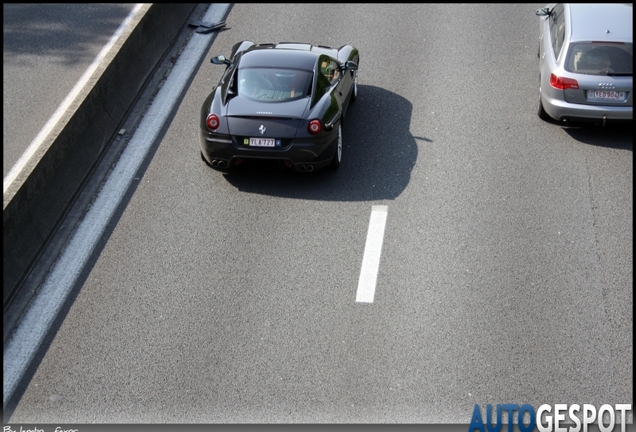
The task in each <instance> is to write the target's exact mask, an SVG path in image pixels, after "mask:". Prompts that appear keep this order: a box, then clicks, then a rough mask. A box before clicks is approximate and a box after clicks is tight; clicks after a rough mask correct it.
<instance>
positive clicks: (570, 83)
mask: <svg viewBox="0 0 636 432" xmlns="http://www.w3.org/2000/svg"><path fill="white" fill-rule="evenodd" d="M550 85H551V86H552V87H554V88H555V89H557V90H567V89H577V88H579V83H578V82H577V81H576V80H575V79H572V78H564V77H558V76H556V75H555V74H550Z"/></svg>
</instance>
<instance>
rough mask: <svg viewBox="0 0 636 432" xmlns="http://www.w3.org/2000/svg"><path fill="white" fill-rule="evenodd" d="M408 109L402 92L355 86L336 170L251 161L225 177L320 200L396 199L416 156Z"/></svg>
mask: <svg viewBox="0 0 636 432" xmlns="http://www.w3.org/2000/svg"><path fill="white" fill-rule="evenodd" d="M412 110H413V106H412V104H411V102H409V101H408V100H407V99H405V98H403V97H402V96H400V95H397V94H395V93H393V92H390V91H388V90H386V89H383V88H380V87H375V86H367V85H360V84H358V98H357V99H356V101H355V102H354V103H352V104H351V105H350V106H349V110H348V112H347V115H346V120H345V125H344V130H343V141H344V149H343V153H342V164H341V166H340V168H339V169H338V170H335V171H334V170H331V169H329V168H325V169H323V170H320V171H316V172H312V173H296V172H294V171H291V170H290V169H287V168H283V167H282V166H280V165H279V164H278V163H272V162H261V161H250V163H249V164H248V165H247V166H245V167H241V168H239V169H237V170H235V171H232V172H230V173H226V174H223V175H224V177H225V179H226V180H227V181H228V182H229V183H230V184H231V185H233V186H234V187H236V188H237V189H238V190H239V191H241V192H246V193H255V194H262V195H271V196H278V197H285V198H299V199H311V200H324V201H327V200H329V201H378V200H392V199H395V198H396V197H398V196H399V195H400V194H401V193H402V192H403V191H404V189H405V188H406V186H407V185H408V183H409V181H410V178H411V171H412V170H413V166H414V165H415V162H416V160H417V153H418V149H417V144H416V142H415V140H416V137H414V136H413V135H411V133H410V131H409V128H410V124H411V114H412ZM418 139H423V140H425V141H430V140H428V139H426V138H421V137H420V138H418Z"/></svg>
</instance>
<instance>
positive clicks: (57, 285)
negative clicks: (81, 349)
mask: <svg viewBox="0 0 636 432" xmlns="http://www.w3.org/2000/svg"><path fill="white" fill-rule="evenodd" d="M228 7H229V4H227V3H225V4H219V3H213V4H212V5H211V6H210V7H209V8H208V11H207V13H206V15H205V16H204V18H203V20H204V21H211V22H219V21H221V20H222V19H223V17H224V16H225V14H226V13H227V9H228ZM214 34H215V33H210V34H207V35H205V34H199V33H193V35H192V38H191V39H190V41H189V42H188V45H187V46H186V48H185V49H184V51H183V52H182V53H181V55H180V56H179V59H178V60H177V63H176V64H175V66H174V67H173V69H172V71H171V72H170V75H169V76H168V78H167V80H166V82H165V84H164V85H163V86H162V87H161V90H160V91H159V93H158V94H157V96H156V98H155V99H154V101H153V103H152V105H151V107H150V108H149V110H148V112H147V113H146V114H145V115H144V117H143V119H142V120H141V122H140V124H139V127H138V128H137V130H136V131H135V133H134V135H133V137H132V138H131V140H130V142H129V143H128V145H127V146H126V149H125V150H124V152H123V154H122V155H121V157H120V159H119V162H117V165H116V166H115V168H114V170H113V172H112V173H111V174H110V175H109V177H108V179H107V180H106V183H105V184H104V187H103V189H102V190H101V192H100V193H99V196H98V197H97V198H96V200H95V202H94V204H93V205H92V206H91V208H90V209H89V211H88V213H87V214H86V217H85V218H84V219H83V220H82V222H81V223H80V225H79V226H78V228H77V230H76V231H75V233H74V234H73V237H72V239H71V241H70V243H69V245H68V246H67V247H66V248H65V249H64V251H63V253H62V256H61V257H60V259H59V261H58V262H57V264H56V265H55V267H54V268H53V269H52V270H51V272H50V273H49V275H48V276H47V278H46V280H45V281H44V284H43V286H42V288H41V290H40V292H39V293H38V295H37V297H36V298H35V299H34V301H33V304H32V305H31V307H30V308H29V310H28V311H27V312H26V314H25V316H24V317H23V318H22V320H21V322H20V324H19V326H18V328H17V330H16V331H15V333H14V334H13V335H12V337H11V339H10V340H9V342H8V343H7V344H6V345H5V347H6V348H5V350H4V364H3V377H4V378H3V384H4V387H3V390H4V401H3V406H4V408H5V410H6V404H7V402H8V401H9V399H10V398H11V397H12V396H13V393H14V391H15V389H16V387H17V385H18V383H19V382H20V380H21V379H22V377H23V375H24V373H25V372H26V369H27V367H28V366H29V364H30V363H31V361H32V360H33V356H34V355H35V352H36V351H37V349H38V348H39V346H40V345H41V343H42V341H43V340H44V337H45V336H46V334H47V332H48V329H49V327H50V326H51V325H52V323H53V321H54V320H55V318H56V317H57V314H58V313H59V311H60V309H61V308H62V306H63V305H64V303H65V302H66V299H67V297H68V295H69V293H70V292H71V289H72V288H73V285H74V284H75V282H76V280H77V277H78V276H79V274H80V273H81V272H82V270H83V268H84V266H85V264H86V262H87V261H88V258H89V257H90V255H91V253H92V252H93V250H94V248H95V244H96V243H97V242H98V241H99V239H100V237H101V236H102V233H103V231H104V229H105V228H106V226H107V225H108V222H109V221H110V219H111V218H112V216H113V214H114V212H115V210H116V209H117V207H118V206H119V204H120V202H121V200H122V199H123V197H124V195H125V193H126V190H127V189H128V187H129V186H130V184H131V182H132V180H133V178H134V176H135V174H136V173H137V170H138V169H139V167H140V166H141V163H142V162H143V160H144V158H145V157H146V155H147V153H148V151H149V150H150V148H151V146H152V144H153V143H154V142H155V140H156V139H157V137H158V133H159V131H161V129H162V127H163V125H164V124H165V123H166V122H167V121H168V116H169V115H170V113H171V112H172V109H171V107H173V106H175V104H176V103H177V102H178V100H179V98H180V97H181V95H182V94H183V92H185V91H186V85H188V83H189V81H190V77H191V76H192V74H193V73H195V72H196V71H197V70H198V67H199V65H200V64H201V61H202V59H203V57H204V56H205V55H206V54H207V51H208V49H209V48H210V44H211V41H212V38H213V36H214Z"/></svg>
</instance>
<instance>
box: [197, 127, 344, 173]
mask: <svg viewBox="0 0 636 432" xmlns="http://www.w3.org/2000/svg"><path fill="white" fill-rule="evenodd" d="M337 145H338V132H337V130H336V131H334V132H333V133H330V134H326V135H322V136H321V137H320V138H316V139H314V140H297V141H296V140H295V141H292V143H291V144H290V145H289V146H288V147H286V148H283V149H278V148H253V147H247V146H239V145H238V144H237V143H236V142H235V141H233V140H232V139H231V138H230V137H228V136H218V135H213V134H211V133H210V132H209V131H201V137H200V146H201V155H202V156H203V158H204V159H205V161H206V162H207V163H208V165H210V166H211V167H212V168H217V169H220V170H226V169H229V168H232V167H234V166H235V165H237V164H238V163H240V162H241V161H243V160H245V159H266V160H280V161H282V162H284V163H285V164H286V165H288V166H290V167H291V168H293V169H294V170H296V171H315V170H318V169H321V168H324V167H325V166H327V165H328V164H329V163H330V162H331V159H332V158H333V155H334V154H335V151H336V148H337Z"/></svg>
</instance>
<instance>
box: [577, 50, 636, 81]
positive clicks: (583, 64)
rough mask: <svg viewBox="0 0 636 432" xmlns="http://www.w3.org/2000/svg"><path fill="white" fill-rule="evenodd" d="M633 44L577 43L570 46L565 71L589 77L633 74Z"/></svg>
mask: <svg viewBox="0 0 636 432" xmlns="http://www.w3.org/2000/svg"><path fill="white" fill-rule="evenodd" d="M633 60H634V55H633V45H632V44H631V43H607V42H577V43H573V44H572V45H571V46H570V49H569V53H568V59H567V60H566V62H565V70H567V71H568V72H575V73H580V74H587V75H618V76H621V75H622V76H627V75H632V74H633V64H634V61H633Z"/></svg>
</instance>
